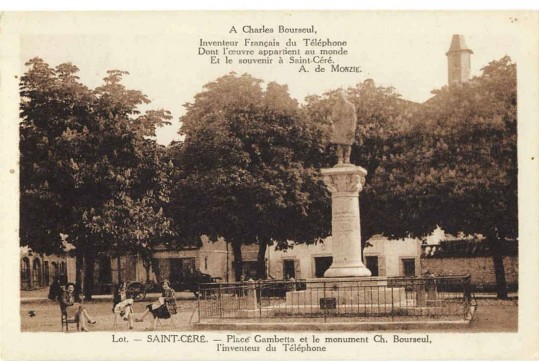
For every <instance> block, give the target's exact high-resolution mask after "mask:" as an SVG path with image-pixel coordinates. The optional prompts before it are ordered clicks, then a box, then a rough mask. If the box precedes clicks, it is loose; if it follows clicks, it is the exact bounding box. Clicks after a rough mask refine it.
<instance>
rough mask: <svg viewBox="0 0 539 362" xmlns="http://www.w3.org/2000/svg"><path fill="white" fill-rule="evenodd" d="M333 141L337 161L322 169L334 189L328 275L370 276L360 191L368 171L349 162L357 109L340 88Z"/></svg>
mask: <svg viewBox="0 0 539 362" xmlns="http://www.w3.org/2000/svg"><path fill="white" fill-rule="evenodd" d="M331 121H332V138H331V142H332V143H335V144H337V158H338V161H337V164H336V165H335V166H333V167H332V168H324V169H322V175H323V176H324V182H325V183H326V185H327V187H328V190H329V191H330V192H331V215H332V216H331V229H332V236H333V263H332V264H331V267H330V268H329V269H328V270H327V271H326V272H325V273H324V277H326V278H334V277H368V276H371V272H370V271H369V269H367V268H366V267H365V265H364V264H363V261H362V251H361V230H360V216H359V193H360V192H361V190H362V188H363V185H364V183H365V176H366V175H367V171H366V170H365V169H364V168H363V167H359V166H355V165H353V164H351V163H350V150H351V147H352V143H353V142H354V139H355V133H356V124H357V118H356V109H355V107H354V105H353V104H352V103H351V102H349V101H348V100H347V99H346V98H345V95H344V92H341V93H340V95H339V98H338V100H337V103H336V104H335V107H334V108H333V112H332V114H331Z"/></svg>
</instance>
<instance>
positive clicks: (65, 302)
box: [60, 283, 96, 332]
mask: <svg viewBox="0 0 539 362" xmlns="http://www.w3.org/2000/svg"><path fill="white" fill-rule="evenodd" d="M74 292H75V284H73V283H69V284H68V285H67V289H66V290H65V291H64V292H63V293H62V295H61V296H60V309H61V310H62V314H65V315H69V314H68V313H73V311H74V314H73V316H74V317H75V320H76V321H77V324H78V326H79V330H80V331H83V332H88V329H87V328H86V321H88V323H90V324H95V323H96V321H95V320H93V319H92V318H90V315H89V314H88V311H87V310H86V308H84V306H83V305H82V303H78V302H75V294H74Z"/></svg>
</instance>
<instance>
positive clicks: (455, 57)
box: [445, 34, 473, 84]
mask: <svg viewBox="0 0 539 362" xmlns="http://www.w3.org/2000/svg"><path fill="white" fill-rule="evenodd" d="M471 54H473V51H472V50H471V49H469V48H468V46H467V45H466V42H465V41H464V35H460V34H455V35H453V38H452V39H451V46H450V47H449V50H448V51H447V53H445V55H447V76H448V83H449V84H454V83H463V82H467V81H468V80H469V79H470V55H471Z"/></svg>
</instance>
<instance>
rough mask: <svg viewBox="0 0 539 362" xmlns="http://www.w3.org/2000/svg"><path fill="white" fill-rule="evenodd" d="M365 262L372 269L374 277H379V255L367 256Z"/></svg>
mask: <svg viewBox="0 0 539 362" xmlns="http://www.w3.org/2000/svg"><path fill="white" fill-rule="evenodd" d="M365 264H367V265H366V267H367V269H369V270H370V271H371V275H372V276H373V277H377V276H378V275H380V274H379V271H378V257H377V256H366V257H365Z"/></svg>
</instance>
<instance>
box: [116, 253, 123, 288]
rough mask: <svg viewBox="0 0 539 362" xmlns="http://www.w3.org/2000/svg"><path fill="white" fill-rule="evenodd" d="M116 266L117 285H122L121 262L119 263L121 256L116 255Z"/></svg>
mask: <svg viewBox="0 0 539 362" xmlns="http://www.w3.org/2000/svg"><path fill="white" fill-rule="evenodd" d="M116 265H117V266H118V284H120V283H122V282H123V280H122V261H121V256H120V255H118V257H117V259H116Z"/></svg>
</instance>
